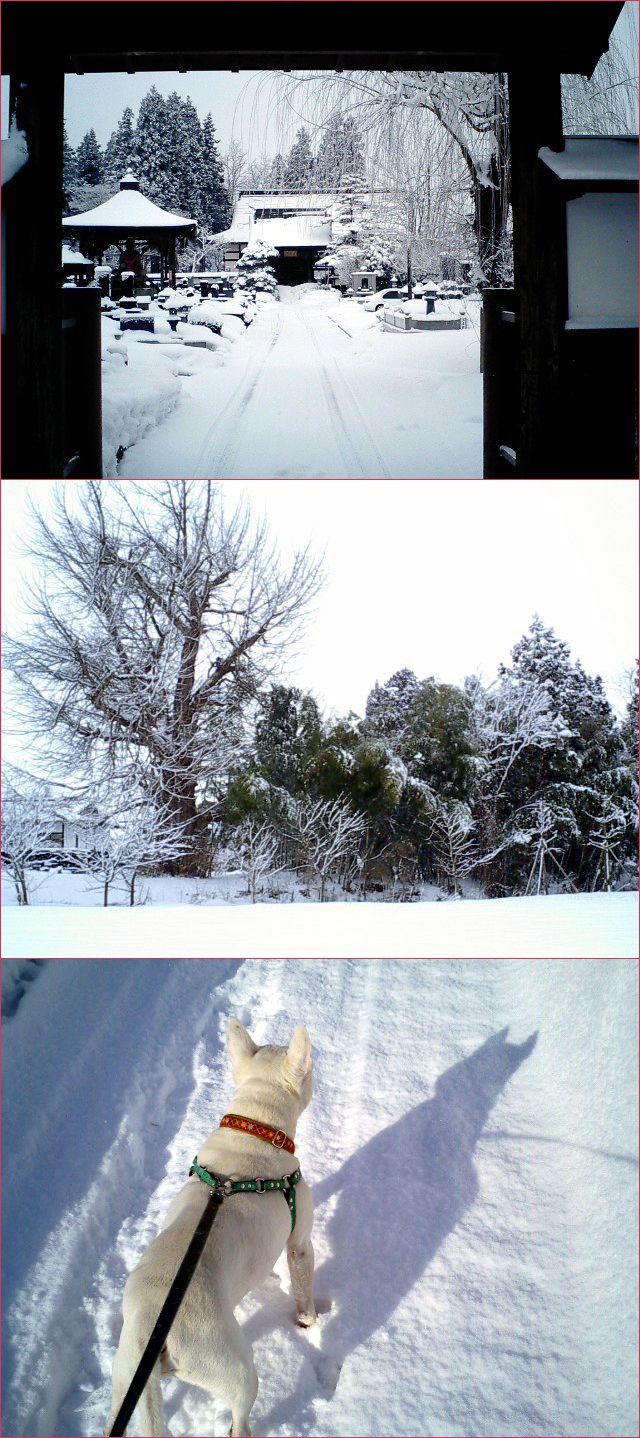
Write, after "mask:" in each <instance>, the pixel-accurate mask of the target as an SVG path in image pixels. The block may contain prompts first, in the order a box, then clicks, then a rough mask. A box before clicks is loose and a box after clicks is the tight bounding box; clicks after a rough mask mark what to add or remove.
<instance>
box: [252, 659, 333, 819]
mask: <svg viewBox="0 0 640 1438" xmlns="http://www.w3.org/2000/svg"><path fill="white" fill-rule="evenodd" d="M322 742H323V728H322V720H321V717H320V710H319V709H318V705H317V703H316V701H315V699H314V698H313V696H312V695H311V694H303V693H302V692H301V690H300V689H295V688H290V687H289V688H288V687H286V686H285V685H282V684H275V685H274V686H273V688H272V689H271V691H270V693H269V694H268V695H267V697H266V698H265V699H263V700H262V701H261V702H260V717H259V719H258V721H257V723H256V745H255V748H256V759H257V763H258V768H259V772H260V773H261V774H262V776H263V778H265V779H266V780H267V781H268V783H270V784H274V785H277V786H279V787H280V788H283V789H286V790H287V792H288V793H289V794H293V795H297V794H300V793H302V792H304V788H305V783H306V780H307V775H308V770H309V766H310V764H311V763H312V761H313V759H314V757H315V756H316V755H317V753H318V751H319V750H320V748H321V746H322Z"/></svg>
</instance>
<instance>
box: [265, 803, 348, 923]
mask: <svg viewBox="0 0 640 1438" xmlns="http://www.w3.org/2000/svg"><path fill="white" fill-rule="evenodd" d="M365 829H366V821H365V819H364V817H363V815H362V814H356V812H355V810H353V809H352V808H351V806H350V805H349V804H346V803H345V801H344V800H343V799H334V800H328V799H317V800H315V801H313V800H311V799H299V800H294V801H292V802H291V803H290V805H289V808H288V814H287V819H286V820H285V823H284V825H283V830H284V833H285V835H286V838H287V839H288V840H289V841H290V842H291V843H293V845H294V849H295V850H296V851H297V857H298V862H299V864H300V867H301V868H303V869H304V870H306V872H307V874H308V875H309V878H310V880H311V881H312V882H314V883H316V884H317V886H318V899H319V900H320V903H321V904H322V903H324V901H325V898H326V892H327V883H328V881H329V880H330V879H332V878H337V877H338V873H339V872H340V877H341V878H342V879H344V878H346V877H347V871H349V870H353V868H354V867H355V865H356V852H357V849H358V845H359V843H360V840H361V838H362V836H363V834H364V832H365Z"/></svg>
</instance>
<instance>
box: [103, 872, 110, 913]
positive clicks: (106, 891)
mask: <svg viewBox="0 0 640 1438" xmlns="http://www.w3.org/2000/svg"><path fill="white" fill-rule="evenodd" d="M109 882H110V881H109V879H105V881H104V889H103V898H102V907H103V909H106V908H107V907H108V905H109Z"/></svg>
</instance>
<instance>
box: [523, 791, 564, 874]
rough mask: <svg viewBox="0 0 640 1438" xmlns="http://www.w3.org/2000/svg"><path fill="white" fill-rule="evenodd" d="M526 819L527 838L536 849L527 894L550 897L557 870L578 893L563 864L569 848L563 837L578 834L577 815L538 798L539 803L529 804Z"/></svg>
mask: <svg viewBox="0 0 640 1438" xmlns="http://www.w3.org/2000/svg"><path fill="white" fill-rule="evenodd" d="M517 817H520V816H517ZM522 819H523V821H524V825H525V828H526V831H527V838H528V840H529V842H530V843H531V844H532V845H533V850H534V852H533V862H532V864H531V869H530V871H529V877H528V879H527V884H526V888H525V891H524V892H525V894H533V893H536V894H541V893H543V894H547V893H548V892H549V882H550V879H551V877H552V875H553V871H554V870H556V871H557V872H558V873H559V874H560V875H561V877H562V878H563V879H564V881H565V883H567V884H569V887H570V888H571V889H573V890H574V892H575V884H574V882H573V880H572V879H571V878H570V877H569V875H568V874H567V872H566V870H565V869H564V868H563V865H562V863H561V861H560V855H561V854H563V853H564V850H565V848H566V842H565V841H564V840H563V837H562V836H563V834H565V835H566V834H567V833H570V832H571V831H572V830H573V831H575V819H574V817H573V815H572V814H571V813H570V812H569V810H567V809H562V808H558V806H557V805H554V804H550V803H548V802H547V800H545V799H538V800H537V801H536V802H535V804H530V805H528V806H527V809H526V810H523V811H522ZM521 827H522V826H521Z"/></svg>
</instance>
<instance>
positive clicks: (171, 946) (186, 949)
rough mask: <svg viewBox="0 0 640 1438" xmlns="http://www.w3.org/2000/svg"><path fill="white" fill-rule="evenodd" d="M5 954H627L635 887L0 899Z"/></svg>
mask: <svg viewBox="0 0 640 1438" xmlns="http://www.w3.org/2000/svg"><path fill="white" fill-rule="evenodd" d="M3 925H4V941H3V951H4V953H5V954H6V955H7V956H8V957H16V958H22V957H24V958H32V957H38V958H58V957H63V958H64V957H66V956H69V957H73V956H78V957H89V956H94V957H107V956H108V955H111V956H114V957H118V958H127V957H132V956H133V957H136V956H142V955H144V956H148V957H155V958H175V957H187V956H190V957H192V958H202V957H215V956H219V957H225V958H232V957H236V956H240V957H242V958H246V957H249V956H252V957H260V958H263V957H264V958H271V957H274V958H280V957H302V956H305V957H309V958H312V957H318V958H321V957H336V958H338V957H339V958H342V957H347V956H355V957H358V958H378V957H381V958H382V957H388V956H389V955H390V954H393V955H394V956H396V957H397V958H422V957H424V958H449V957H454V956H455V957H458V958H474V957H476V958H485V957H492V958H498V957H503V958H508V957H519V958H530V957H547V958H566V957H604V956H609V957H612V956H616V957H633V956H635V955H637V953H638V901H637V896H636V895H635V894H568V895H562V896H559V897H558V896H550V897H548V898H537V897H536V898H527V899H487V900H484V901H481V902H478V901H474V900H471V899H466V900H462V901H459V902H451V903H416V904H375V903H362V904H360V903H335V904H315V903H308V904H272V905H268V904H255V905H251V904H248V905H244V904H242V905H234V906H231V907H227V906H225V905H220V906H219V907H215V908H214V909H213V911H212V909H211V907H210V905H208V904H206V903H205V904H204V905H203V906H202V907H200V906H196V907H194V908H192V909H190V910H189V912H188V913H186V912H185V909H184V907H183V906H179V907H166V908H165V907H162V906H156V907H153V908H150V907H144V908H136V909H126V908H113V909H112V908H109V909H96V908H88V907H86V906H76V907H74V908H69V907H66V906H65V907H61V906H55V905H45V906H42V907H41V908H37V907H35V906H34V907H29V908H18V907H10V908H6V909H5V910H4V914H3Z"/></svg>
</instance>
